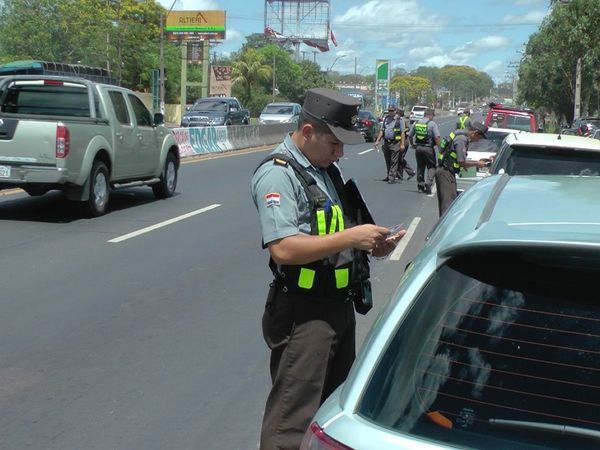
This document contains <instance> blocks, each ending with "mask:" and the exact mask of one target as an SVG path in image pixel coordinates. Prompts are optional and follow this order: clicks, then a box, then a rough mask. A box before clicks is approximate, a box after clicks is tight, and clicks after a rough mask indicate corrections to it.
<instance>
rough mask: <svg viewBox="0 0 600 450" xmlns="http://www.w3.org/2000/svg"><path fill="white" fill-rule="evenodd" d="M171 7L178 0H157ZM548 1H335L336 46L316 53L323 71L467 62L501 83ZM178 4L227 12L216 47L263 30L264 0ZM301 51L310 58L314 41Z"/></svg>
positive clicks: (230, 46)
mask: <svg viewBox="0 0 600 450" xmlns="http://www.w3.org/2000/svg"><path fill="white" fill-rule="evenodd" d="M160 3H161V4H162V5H163V6H165V7H166V8H170V7H171V5H172V4H173V0H160ZM549 4H550V1H549V0H472V1H466V0H345V1H343V0H331V1H330V16H331V28H332V30H333V32H334V34H335V37H336V39H337V42H338V46H337V47H335V46H333V44H331V42H330V49H331V50H330V51H329V52H326V53H318V54H317V55H316V62H317V63H318V64H319V65H320V66H321V67H322V68H323V69H324V70H325V69H327V68H329V67H331V65H332V64H334V61H335V65H334V70H337V71H339V72H341V73H354V71H355V62H356V72H357V73H359V74H369V73H374V72H375V60H376V59H390V60H391V63H392V66H393V67H404V68H405V69H407V70H409V71H410V70H412V69H415V68H416V67H418V66H420V65H429V66H439V67H441V66H444V65H446V64H466V65H470V66H473V67H475V68H477V69H478V70H482V71H485V72H487V73H489V74H490V75H491V76H492V78H494V80H495V81H496V82H501V81H504V80H505V79H506V76H507V74H506V72H507V71H509V72H511V71H514V68H511V67H510V66H511V65H514V64H511V63H514V62H517V61H519V59H520V57H521V54H520V51H521V50H522V49H523V46H524V44H525V43H526V42H527V39H528V37H529V35H530V34H531V33H533V32H535V31H536V30H537V28H538V26H539V24H540V23H541V21H542V20H543V18H544V16H545V15H546V14H547V13H548V9H549ZM173 9H174V10H210V9H224V10H225V11H227V23H226V27H227V39H226V40H225V41H224V42H223V43H222V44H219V45H217V46H215V47H213V49H212V51H216V52H217V53H224V54H227V53H230V52H232V51H236V50H239V48H240V47H241V45H242V43H243V42H245V39H244V37H245V36H247V35H249V34H251V33H260V32H262V31H263V29H264V16H265V1H264V0H176V1H175V6H174V8H173ZM301 50H302V51H305V52H306V53H305V54H304V55H303V56H304V57H306V58H310V59H311V60H313V58H314V55H313V53H312V51H313V50H314V49H312V48H311V47H307V46H304V45H302V48H301Z"/></svg>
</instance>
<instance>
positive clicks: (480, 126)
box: [469, 120, 488, 139]
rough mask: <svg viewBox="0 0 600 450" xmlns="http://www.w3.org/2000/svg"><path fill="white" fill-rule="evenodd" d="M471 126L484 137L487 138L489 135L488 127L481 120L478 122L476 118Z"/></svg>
mask: <svg viewBox="0 0 600 450" xmlns="http://www.w3.org/2000/svg"><path fill="white" fill-rule="evenodd" d="M469 128H470V129H471V130H475V131H477V132H479V133H480V134H481V135H482V136H483V137H484V139H487V135H486V134H485V133H487V132H488V127H486V126H485V125H484V124H482V123H481V122H477V121H476V120H474V121H472V122H471V125H470V126H469Z"/></svg>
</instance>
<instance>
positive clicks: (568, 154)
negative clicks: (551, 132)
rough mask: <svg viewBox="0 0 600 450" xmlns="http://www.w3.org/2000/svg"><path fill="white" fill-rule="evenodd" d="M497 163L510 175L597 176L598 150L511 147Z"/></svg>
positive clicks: (599, 164) (599, 171) (599, 152)
mask: <svg viewBox="0 0 600 450" xmlns="http://www.w3.org/2000/svg"><path fill="white" fill-rule="evenodd" d="M507 150H508V153H507V154H506V156H505V158H506V160H505V161H503V162H499V165H498V166H497V167H502V168H503V169H504V172H506V173H507V174H509V175H586V176H598V175H600V150H598V151H592V150H583V149H578V148H551V147H528V146H524V145H518V146H512V147H511V148H510V149H507Z"/></svg>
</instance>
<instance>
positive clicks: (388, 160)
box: [375, 105, 404, 184]
mask: <svg viewBox="0 0 600 450" xmlns="http://www.w3.org/2000/svg"><path fill="white" fill-rule="evenodd" d="M382 139H383V147H382V149H383V158H384V159H385V168H386V177H385V178H384V179H383V181H387V182H388V183H390V184H391V183H395V182H396V180H398V181H401V180H402V167H401V166H400V160H401V158H402V153H403V152H404V120H403V119H402V118H400V117H399V116H398V115H397V114H396V108H395V107H394V106H393V105H389V106H388V112H387V114H386V116H385V117H384V118H383V122H382V123H381V128H380V130H379V135H378V136H377V139H376V140H375V148H379V143H380V142H381V140H382Z"/></svg>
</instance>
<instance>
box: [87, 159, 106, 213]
mask: <svg viewBox="0 0 600 450" xmlns="http://www.w3.org/2000/svg"><path fill="white" fill-rule="evenodd" d="M89 183H90V198H89V199H88V200H87V201H86V202H84V204H85V209H86V211H87V213H88V214H89V215H90V216H92V217H98V216H101V215H103V214H104V213H106V205H107V204H108V197H109V195H110V186H109V183H108V168H107V167H106V164H104V163H103V162H102V161H95V162H94V165H93V166H92V171H91V172H90V179H89Z"/></svg>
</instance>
